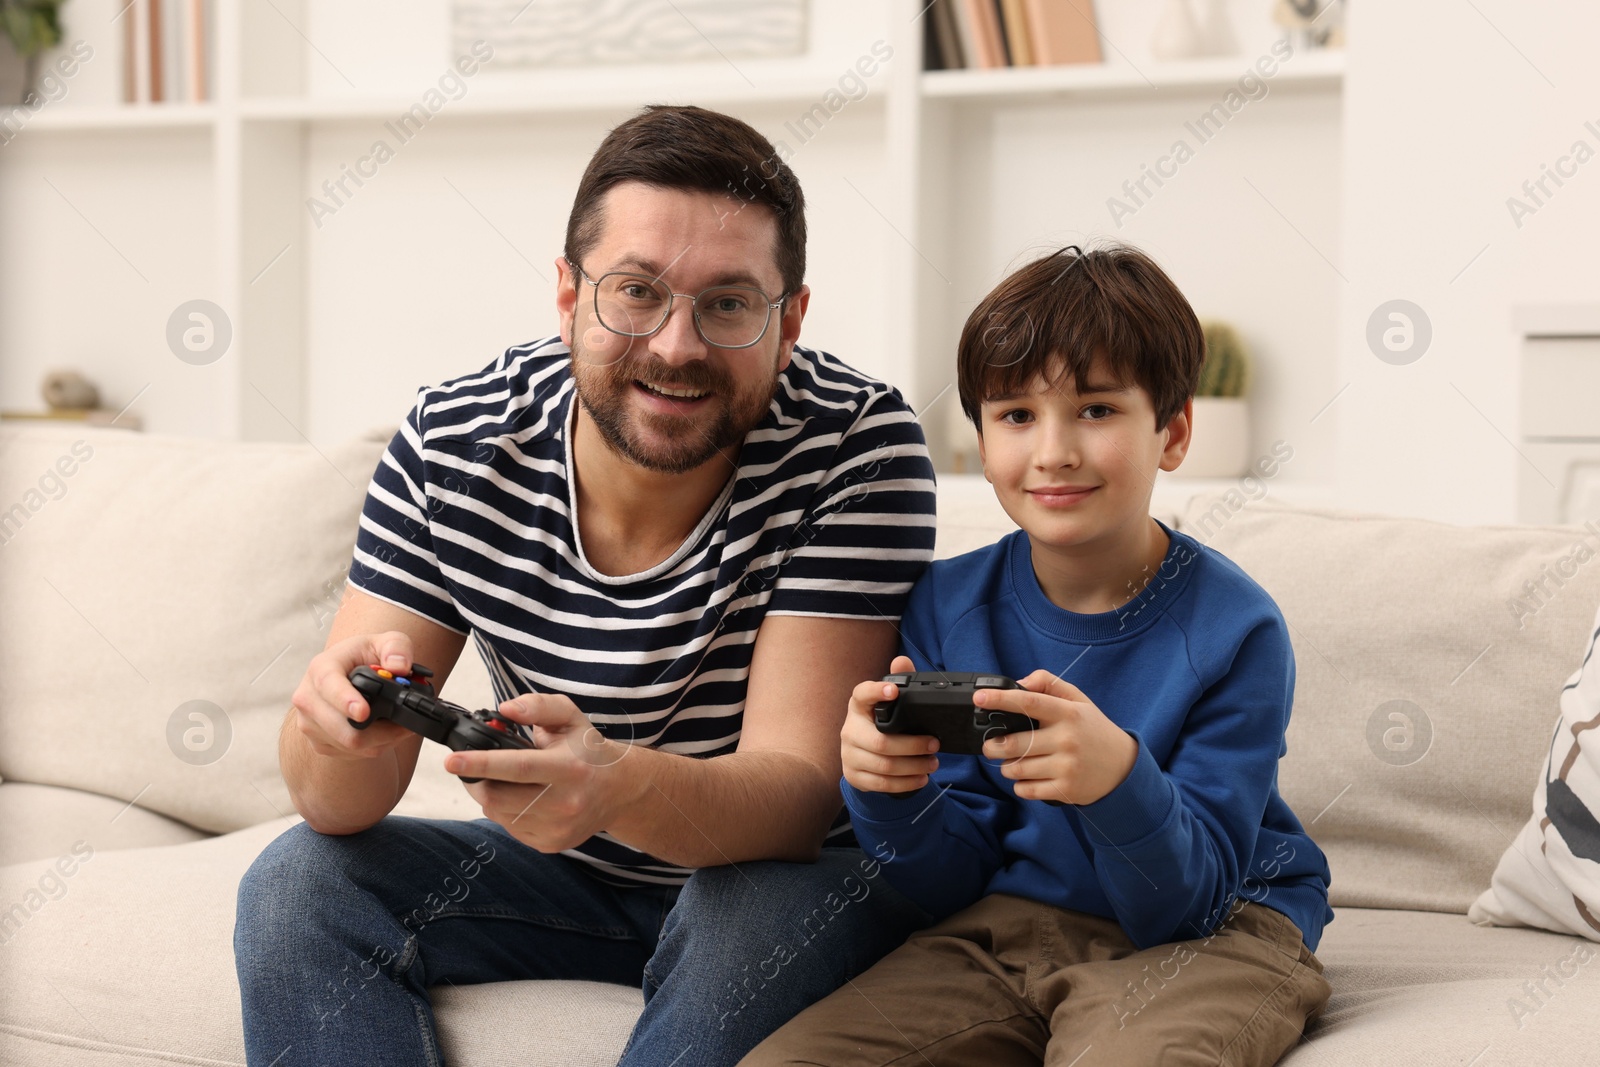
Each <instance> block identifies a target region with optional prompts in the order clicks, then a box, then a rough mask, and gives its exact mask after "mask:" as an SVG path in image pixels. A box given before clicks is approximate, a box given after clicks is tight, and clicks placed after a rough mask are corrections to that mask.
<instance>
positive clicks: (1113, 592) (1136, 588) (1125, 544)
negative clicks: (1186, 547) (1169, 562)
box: [1030, 515, 1171, 615]
mask: <svg viewBox="0 0 1600 1067" xmlns="http://www.w3.org/2000/svg"><path fill="white" fill-rule="evenodd" d="M1170 542H1171V539H1170V538H1169V537H1168V536H1167V534H1166V532H1165V531H1164V530H1162V529H1161V527H1160V526H1159V525H1157V523H1156V521H1155V519H1153V518H1151V517H1150V516H1148V515H1145V516H1143V517H1142V518H1141V519H1136V520H1135V521H1134V523H1133V524H1132V528H1131V529H1129V530H1127V531H1126V532H1120V531H1119V532H1113V533H1111V534H1109V535H1107V536H1105V537H1103V538H1101V539H1100V543H1099V544H1096V545H1087V546H1078V547H1076V548H1074V549H1072V550H1062V549H1058V548H1054V547H1052V546H1049V545H1041V544H1039V543H1038V542H1037V541H1031V540H1030V543H1031V546H1032V555H1033V573H1034V577H1035V578H1036V579H1038V582H1039V588H1040V589H1041V590H1042V591H1043V592H1044V595H1045V596H1046V597H1047V598H1048V599H1049V600H1050V602H1051V603H1052V604H1055V605H1056V606H1057V607H1059V608H1064V609H1066V610H1067V611H1074V612H1078V613H1079V614H1084V615H1093V614H1098V613H1100V612H1105V611H1115V610H1116V609H1118V608H1120V607H1122V606H1123V605H1124V604H1126V603H1128V602H1129V601H1131V600H1132V599H1133V598H1134V597H1136V596H1138V595H1139V594H1140V593H1141V592H1143V590H1144V587H1145V586H1146V585H1148V584H1149V583H1150V579H1151V578H1153V577H1155V574H1156V571H1157V570H1158V569H1159V568H1160V566H1161V561H1162V560H1163V559H1165V558H1166V555H1167V548H1168V546H1169V544H1170Z"/></svg>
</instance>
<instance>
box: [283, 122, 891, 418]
mask: <svg viewBox="0 0 1600 1067" xmlns="http://www.w3.org/2000/svg"><path fill="white" fill-rule="evenodd" d="M787 110H788V109H782V108H758V109H747V110H744V111H741V112H740V117H742V118H744V119H746V120H748V121H750V122H751V123H752V124H753V125H755V126H756V127H757V128H758V129H761V130H762V131H763V132H764V133H766V134H767V135H768V136H769V137H777V136H780V134H781V131H782V126H783V123H784V121H785V120H786V119H788V118H790V117H791V116H790V115H788V114H787ZM626 114H627V113H622V112H619V113H617V114H615V115H606V116H595V115H588V116H580V117H571V118H561V119H542V120H540V121H539V122H538V123H537V124H531V123H524V122H520V121H508V120H491V121H481V122H480V121H472V122H469V123H461V124H456V125H454V126H450V127H442V128H438V129H435V128H432V127H430V128H428V129H426V130H425V131H423V133H422V134H421V135H420V136H418V137H417V138H416V139H415V140H414V141H412V142H411V143H410V144H407V145H406V146H405V147H404V148H403V149H402V151H401V152H400V153H398V154H397V156H396V158H395V159H394V160H393V161H392V162H390V163H388V164H386V165H385V166H384V167H383V168H382V169H381V171H380V172H379V175H378V177H377V178H376V179H374V180H372V181H370V182H368V184H367V185H366V186H364V187H363V188H361V189H360V190H358V193H357V195H356V196H355V197H353V198H352V199H351V200H350V201H349V202H348V204H347V205H346V206H345V207H344V208H342V209H340V211H339V212H338V213H337V214H336V215H334V216H331V217H327V218H324V219H323V220H322V225H321V227H320V229H312V230H310V232H309V233H308V237H307V245H306V248H307V255H308V257H309V260H308V262H309V275H308V283H309V289H310V299H309V302H308V306H309V312H310V314H309V319H308V331H307V332H308V344H309V350H308V351H309V367H308V370H309V377H308V390H307V397H308V402H309V415H310V417H309V425H308V427H307V434H308V436H310V437H311V438H312V439H313V440H319V441H320V440H337V439H338V438H339V437H340V436H341V435H343V434H346V433H349V432H351V431H353V430H358V429H361V428H364V427H367V426H371V425H379V424H391V423H395V422H398V421H399V420H400V419H401V418H402V417H403V416H404V415H405V412H406V410H407V408H408V407H409V406H410V404H411V402H412V400H413V399H414V397H415V394H416V389H417V387H418V386H422V385H432V384H436V383H438V382H440V381H443V380H445V379H447V378H453V377H455V376H457V375H460V374H465V373H468V372H470V371H473V370H476V369H478V368H480V367H482V366H484V365H485V364H487V363H489V362H490V361H491V360H493V359H494V358H496V357H497V356H498V355H499V354H500V353H501V352H503V351H504V350H505V349H506V348H508V347H510V346H512V345H514V344H520V343H522V342H524V341H530V340H533V339H535V338H539V337H544V336H547V335H549V334H553V333H555V332H556V330H557V328H558V322H557V319H556V315H555V277H556V273H555V267H554V260H555V258H556V256H558V255H560V253H561V245H562V238H563V236H564V233H565V230H566V222H567V214H568V212H569V210H570V209H571V206H572V195H573V192H574V190H575V189H576V188H577V184H578V178H579V176H580V175H581V174H582V171H583V167H584V166H585V165H586V164H587V162H588V159H589V156H590V155H591V154H592V153H593V151H594V148H595V146H596V145H597V144H598V143H599V141H600V140H601V138H602V137H603V136H604V134H605V131H606V130H607V129H609V128H610V127H611V126H612V125H615V123H616V122H618V121H620V120H621V119H622V118H624V117H626ZM371 136H372V134H371V131H370V130H368V129H366V128H364V127H362V126H359V125H345V124H340V125H319V126H317V127H315V128H313V130H312V131H311V134H310V137H309V140H308V164H307V170H308V173H309V174H310V175H312V176H314V177H316V178H317V180H316V182H314V183H312V189H308V192H307V195H311V191H313V190H314V187H315V185H316V184H320V180H321V178H320V176H323V175H333V174H336V173H337V171H338V168H339V165H340V163H341V162H348V161H349V160H351V159H353V158H354V156H355V154H356V153H358V152H361V151H364V150H365V148H366V147H367V145H368V144H370V141H371ZM882 159H883V146H882V120H881V111H880V112H879V113H877V114H874V113H873V112H872V111H870V110H867V109H865V108H863V109H862V110H861V111H858V112H855V113H852V112H850V111H848V110H846V111H843V112H841V113H840V114H839V115H838V116H837V117H835V118H834V119H833V120H832V121H831V122H830V123H829V124H828V125H827V126H826V127H825V128H824V129H823V131H822V133H821V134H819V135H818V136H817V137H816V138H815V139H814V140H812V141H811V142H810V143H808V144H807V145H805V146H804V147H803V148H801V149H800V150H799V151H798V152H797V153H796V155H795V156H794V158H793V159H792V160H791V165H792V166H793V167H794V169H795V172H796V173H797V174H798V175H799V177H800V180H801V182H802V183H803V186H804V188H805V190H806V197H807V200H808V204H809V210H808V223H809V225H810V228H811V239H810V242H809V247H808V258H809V269H808V276H809V279H810V281H809V284H810V285H811V287H812V292H813V296H812V302H811V310H810V313H809V314H808V315H807V318H806V322H805V325H804V327H803V331H802V334H801V340H802V342H803V343H806V344H810V345H813V346H818V347H822V348H826V349H828V350H830V351H833V352H835V354H837V355H839V356H841V357H842V358H844V359H845V360H847V361H848V362H851V363H852V364H854V365H855V366H858V367H860V368H861V369H862V370H864V371H867V372H868V373H873V372H880V373H881V359H880V357H879V353H880V352H881V349H882V330H883V322H882V316H881V315H879V314H877V313H876V310H875V308H876V302H877V299H878V294H879V293H880V292H881V283H880V282H879V281H878V280H876V279H877V276H878V275H880V274H881V272H882V270H883V260H884V256H883V249H882V246H883V230H884V228H883V226H882V221H881V219H879V218H878V216H877V215H876V214H875V213H874V212H873V211H872V209H871V207H870V206H868V205H867V204H866V203H865V202H864V201H863V199H862V197H861V196H859V195H857V193H856V192H854V191H853V190H852V189H851V188H850V186H849V185H847V184H846V180H847V179H848V181H849V182H851V183H854V185H855V186H856V187H857V188H859V189H860V190H861V192H862V193H863V194H865V195H866V196H867V197H868V198H873V199H878V198H880V197H881V193H880V190H879V179H880V175H881V172H882V169H883V168H882ZM452 186H454V188H452ZM480 212H481V213H482V214H481V215H480V214H479V213H480ZM541 275H542V276H541Z"/></svg>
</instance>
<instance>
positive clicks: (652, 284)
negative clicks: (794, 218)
mask: <svg viewBox="0 0 1600 1067" xmlns="http://www.w3.org/2000/svg"><path fill="white" fill-rule="evenodd" d="M576 271H577V275H578V277H580V278H582V279H583V280H584V281H586V282H588V283H589V284H590V285H592V286H594V315H595V318H596V319H598V320H600V325H602V326H604V327H605V328H606V329H608V330H610V331H611V332H612V333H619V334H621V335H622V336H624V337H649V336H650V335H651V334H653V333H655V332H656V331H657V330H659V329H661V327H663V326H665V325H666V324H667V317H668V316H669V315H671V314H672V303H673V301H674V300H679V299H683V300H687V301H689V303H690V304H691V305H692V306H693V308H694V326H695V329H696V330H697V331H699V333H700V336H701V338H702V339H704V340H705V342H706V344H708V345H715V346H717V347H718V348H749V347H750V346H751V345H754V344H756V343H757V342H758V341H760V340H761V339H762V338H763V337H765V336H766V335H767V326H768V325H769V324H770V323H771V321H772V312H773V309H775V308H781V307H783V302H784V301H785V300H786V299H788V297H787V294H785V295H784V296H780V297H779V298H778V299H777V300H773V299H772V298H771V297H769V296H767V294H766V293H764V292H762V291H761V290H760V289H756V288H754V287H752V286H745V285H717V286H713V287H712V288H710V289H706V290H704V291H702V292H700V293H698V294H696V295H695V296H690V295H689V294H687V293H674V292H673V291H672V290H671V289H670V288H668V287H667V285H666V283H664V282H662V281H661V280H660V279H659V278H652V277H650V276H649V275H648V274H632V273H630V272H628V271H610V272H609V273H606V274H602V275H600V277H598V278H590V277H589V275H588V272H587V271H585V270H584V269H583V268H582V267H577V268H576Z"/></svg>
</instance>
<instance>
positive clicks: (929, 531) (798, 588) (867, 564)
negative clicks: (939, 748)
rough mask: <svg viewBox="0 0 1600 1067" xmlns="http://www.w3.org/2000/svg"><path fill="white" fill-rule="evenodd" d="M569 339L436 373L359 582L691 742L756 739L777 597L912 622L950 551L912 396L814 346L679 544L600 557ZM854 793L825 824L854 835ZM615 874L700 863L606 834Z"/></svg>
mask: <svg viewBox="0 0 1600 1067" xmlns="http://www.w3.org/2000/svg"><path fill="white" fill-rule="evenodd" d="M574 399H575V398H574V393H573V381H572V375H571V372H570V358H569V354H568V349H567V346H566V345H565V344H563V343H562V342H561V339H560V338H559V337H555V338H550V339H547V340H543V341H537V342H534V343H532V344H528V345H523V346H521V347H518V348H512V349H510V350H509V351H507V352H506V353H505V355H504V356H503V357H501V358H500V359H498V360H496V361H495V362H494V363H493V364H491V365H490V366H489V367H487V368H485V369H484V370H483V371H481V372H480V373H476V374H471V375H467V376H464V377H461V378H457V379H455V380H454V381H450V382H446V383H445V384H443V385H441V386H438V387H437V388H432V389H423V390H421V391H420V393H419V394H418V397H417V403H416V406H415V407H413V408H412V410H411V412H410V414H409V415H408V416H407V418H406V422H405V425H404V426H402V427H401V428H400V431H399V432H398V433H396V434H395V436H394V439H393V440H392V441H391V442H390V444H389V448H388V450H387V452H386V453H385V454H384V457H383V459H382V461H381V462H380V463H379V464H378V469H377V471H376V473H375V474H374V475H373V478H372V484H371V486H370V487H369V489H368V492H367V499H366V504H365V506H364V507H363V509H362V515H361V525H360V530H359V531H358V533H357V537H356V548H355V558H354V561H353V562H352V564H351V568H350V580H351V582H352V584H354V585H355V586H356V587H358V588H359V589H361V590H362V591H363V592H365V593H368V594H370V595H372V596H375V597H378V598H379V599H382V600H386V601H388V602H390V603H393V604H397V605H399V606H400V607H403V608H406V609H407V610H409V611H413V612H415V613H416V614H418V615H421V616H423V617H424V618H427V619H430V620H432V621H433V622H436V623H438V624H439V625H441V626H444V627H446V628H448V629H451V630H454V631H456V632H457V633H463V634H464V633H469V632H470V633H471V634H472V636H473V639H474V641H475V643H476V645H477V647H478V651H479V653H480V654H481V655H482V656H483V659H484V662H485V663H486V664H487V665H488V668H489V675H490V677H491V679H492V680H493V682H494V687H495V692H496V695H497V697H498V698H499V699H501V700H509V699H511V698H512V697H514V696H516V695H518V694H520V693H528V692H539V693H565V694H566V695H568V696H570V697H571V698H572V700H573V701H574V703H576V704H577V705H578V707H579V708H580V709H581V710H582V711H583V712H584V713H585V714H586V715H587V716H588V717H589V719H590V720H591V721H592V722H593V723H594V725H595V727H596V728H597V729H599V730H600V731H601V732H602V733H604V734H605V735H606V736H608V737H611V738H615V739H617V740H620V741H625V742H629V743H632V744H640V745H650V746H653V747H656V748H660V749H663V750H665V751H668V752H677V753H681V754H683V755H686V756H696V757H708V756H716V755H720V754H723V753H727V752H732V751H734V749H735V748H736V747H737V745H738V742H739V733H740V723H741V717H742V714H743V711H744V699H745V687H746V683H747V682H748V680H749V675H750V658H751V652H752V650H753V648H754V646H755V637H756V631H757V629H758V628H759V627H760V625H761V621H762V619H764V618H765V617H766V616H768V615H772V614H777V615H819V616H829V617H836V618H837V617H846V618H868V619H876V618H883V619H888V620H897V619H898V618H899V617H900V611H901V608H902V607H903V605H904V603H905V599H906V595H907V594H908V593H909V591H910V589H911V586H912V585H913V583H915V581H916V579H917V577H918V576H919V575H920V574H921V573H922V570H923V568H924V567H925V566H926V565H927V563H928V561H929V560H930V559H931V558H932V556H933V538H934V515H933V506H934V493H933V467H932V464H931V463H930V462H929V459H928V450H927V446H926V444H925V443H924V440H923V435H922V429H921V427H920V426H919V425H918V424H917V422H916V418H915V416H914V415H913V413H912V411H911V409H910V408H909V407H908V406H907V405H906V403H905V401H904V400H903V399H902V398H901V397H900V394H899V393H898V392H897V391H896V390H894V389H892V388H890V387H889V386H887V385H884V384H883V383H881V382H878V381H875V380H873V379H871V378H869V377H867V376H865V375H863V374H860V373H858V372H857V371H855V370H852V369H851V368H850V367H847V366H846V365H845V364H843V363H841V362H840V361H839V360H838V359H836V358H835V357H833V356H831V355H829V354H827V353H826V352H819V351H814V350H812V349H807V348H801V347H799V346H796V348H795V350H794V358H793V359H792V360H791V362H790V364H789V366H788V367H787V368H786V369H785V370H784V371H783V373H782V374H780V375H779V379H778V388H777V393H776V395H775V396H774V398H773V401H772V404H771V407H770V408H769V409H768V411H767V414H766V417H765V418H764V419H763V420H762V421H761V423H760V425H758V426H757V427H756V428H755V429H754V430H752V431H750V433H749V434H748V435H746V437H745V439H744V443H743V446H742V448H741V450H740V452H739V458H738V469H737V470H736V471H734V472H733V473H732V474H731V476H730V477H729V480H728V483H727V485H726V486H725V487H724V488H723V491H722V493H721V495H720V496H719V497H718V498H717V500H716V501H715V502H714V503H713V504H712V505H711V508H710V510H708V511H707V512H706V515H705V518H704V520H703V521H702V522H701V523H700V525H699V526H698V528H696V529H695V531H694V532H693V533H692V534H690V535H689V537H688V539H687V540H685V541H684V543H683V544H682V545H681V546H679V548H678V550H677V551H675V552H674V553H672V555H671V556H669V557H668V558H667V559H665V560H663V561H662V562H661V563H659V564H657V565H656V566H654V567H652V568H650V569H649V570H648V571H643V572H640V573H638V574H630V575H626V576H621V577H612V576H608V575H604V574H601V573H599V572H597V571H596V570H595V569H594V568H593V567H591V566H590V565H589V563H588V561H587V559H585V557H584V555H583V551H582V547H581V540H580V537H579V533H578V531H576V530H575V529H574V523H575V514H574V506H573V494H572V490H571V486H572V445H571V440H572V419H573V413H574V410H575V405H574ZM848 834H849V823H848V821H847V820H846V817H845V815H844V813H843V811H841V813H840V818H839V820H838V821H837V822H836V823H835V825H834V828H833V830H832V831H830V834H829V839H830V841H832V840H842V839H848ZM565 854H566V855H568V856H571V857H572V858H574V859H576V860H580V861H582V862H584V863H586V864H588V865H590V867H591V869H592V870H593V872H594V873H595V874H596V875H598V876H601V877H605V878H607V880H610V881H616V882H621V883H624V884H632V883H639V882H650V883H658V884H678V883H681V882H682V881H684V880H685V879H686V878H687V877H688V875H689V873H690V872H689V871H688V870H686V869H685V868H682V867H677V866H674V865H671V864H667V863H663V862H661V861H660V860H658V859H656V858H654V857H652V856H650V855H648V854H646V853H643V852H640V851H638V850H636V849H633V848H629V847H628V846H626V845H624V844H622V843H621V842H619V841H616V840H615V839H613V838H611V837H610V836H609V835H607V834H605V833H599V834H596V835H595V836H594V837H591V838H590V839H589V840H588V841H585V842H584V843H583V844H582V845H579V846H578V847H577V848H575V849H569V850H568V851H567V852H566V853H565Z"/></svg>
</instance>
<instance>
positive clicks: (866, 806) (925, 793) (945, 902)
mask: <svg viewBox="0 0 1600 1067" xmlns="http://www.w3.org/2000/svg"><path fill="white" fill-rule="evenodd" d="M919 669H924V670H925V669H930V668H919ZM932 777H933V780H932V781H930V782H929V783H928V784H927V785H925V786H923V787H922V788H921V789H918V790H916V791H914V792H911V793H901V794H890V793H871V792H866V791H864V790H860V789H856V788H855V787H854V786H852V785H850V784H849V783H848V782H844V783H841V785H840V788H841V790H842V791H843V792H844V802H845V806H846V807H847V808H849V809H850V821H851V825H852V826H854V828H855V832H856V838H857V840H859V841H860V842H861V847H862V848H863V849H865V850H866V852H867V853H868V855H871V856H875V857H877V858H878V859H879V860H880V861H881V862H882V863H883V870H884V874H885V875H887V876H888V879H889V882H890V884H892V885H893V886H894V887H895V888H896V889H898V890H899V891H900V892H902V893H904V894H905V895H906V896H907V897H909V898H910V899H911V900H913V901H914V902H916V903H917V904H918V905H920V906H921V907H922V909H923V910H925V911H926V912H928V914H930V915H932V916H933V917H934V918H935V919H943V918H944V917H945V916H947V915H953V914H955V913H956V912H958V911H960V910H961V909H962V908H964V907H966V906H967V905H969V904H971V903H973V902H974V901H976V900H978V898H980V897H982V896H983V895H984V894H985V893H986V892H987V891H988V887H989V879H991V878H993V877H994V875H995V873H996V872H997V871H998V870H999V869H1000V862H1001V858H1000V857H1001V849H1000V834H999V832H998V824H999V821H1000V820H1001V819H1005V818H1008V817H1009V809H1008V807H1007V805H1008V804H1014V803H1015V801H1013V800H1011V799H1010V798H1009V797H1006V798H1002V797H1001V796H1000V794H999V793H998V792H997V791H996V789H995V787H994V786H993V785H992V784H991V783H989V782H988V781H987V780H986V779H985V778H984V776H983V772H982V769H981V768H980V767H979V765H978V757H977V756H949V757H946V758H945V759H944V760H943V761H942V762H941V763H940V765H939V769H938V770H937V771H935V772H934V774H933V776H932ZM902 798H903V799H902Z"/></svg>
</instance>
